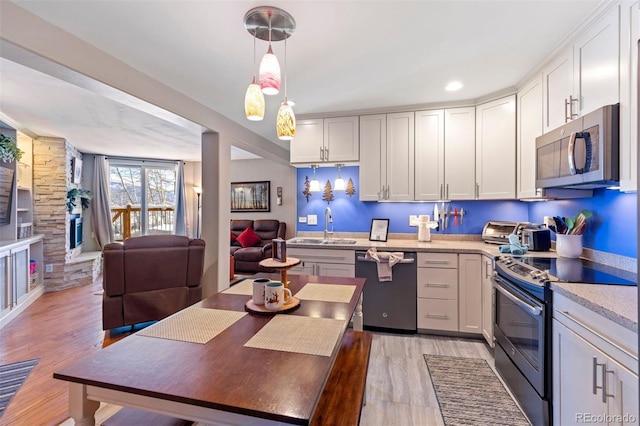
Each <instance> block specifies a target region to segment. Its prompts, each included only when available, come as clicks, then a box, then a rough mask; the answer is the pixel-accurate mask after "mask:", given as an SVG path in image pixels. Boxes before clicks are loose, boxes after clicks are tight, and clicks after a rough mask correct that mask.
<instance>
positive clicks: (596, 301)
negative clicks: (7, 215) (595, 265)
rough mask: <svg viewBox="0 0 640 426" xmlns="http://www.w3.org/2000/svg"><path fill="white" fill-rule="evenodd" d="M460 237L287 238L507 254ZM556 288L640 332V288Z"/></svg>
mask: <svg viewBox="0 0 640 426" xmlns="http://www.w3.org/2000/svg"><path fill="white" fill-rule="evenodd" d="M458 237H459V238H457V239H454V238H447V239H438V238H433V236H432V240H431V241H430V242H420V241H418V240H417V238H416V237H415V236H414V237H413V238H412V239H410V238H393V237H391V236H390V238H389V240H388V241H386V242H380V241H369V239H368V238H362V237H361V235H343V234H341V235H340V236H339V237H337V236H335V237H334V238H338V239H340V238H346V239H352V240H355V244H301V243H291V242H290V241H291V240H289V241H287V246H288V247H290V248H297V247H300V248H317V249H339V250H366V249H369V248H371V247H375V248H376V249H377V250H389V251H415V252H418V253H420V252H423V253H427V252H444V253H446V252H449V253H477V254H482V255H487V256H492V257H498V256H501V255H504V253H500V251H499V250H498V245H496V244H487V243H484V242H483V241H482V240H481V239H480V238H479V236H464V235H461V236H458ZM297 238H322V237H321V236H320V237H318V236H317V235H309V236H307V235H300V236H298V237H297ZM526 256H536V257H556V252H555V251H545V252H531V251H530V252H527V254H526ZM551 289H552V290H553V291H557V292H558V293H559V294H562V295H563V296H565V297H568V298H569V299H571V300H573V301H574V302H577V303H579V304H581V305H583V306H585V307H586V308H588V309H590V310H592V311H594V312H596V313H598V314H599V315H602V316H603V317H605V318H608V319H610V320H612V321H614V322H615V323H616V324H619V325H621V326H623V327H625V328H627V329H629V330H631V331H633V332H635V333H637V332H638V288H637V287H635V286H633V287H630V286H619V285H595V284H588V285H586V284H580V283H553V284H552V285H551Z"/></svg>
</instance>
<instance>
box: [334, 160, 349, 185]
mask: <svg viewBox="0 0 640 426" xmlns="http://www.w3.org/2000/svg"><path fill="white" fill-rule="evenodd" d="M336 167H337V168H338V177H337V178H336V180H335V182H334V183H333V189H335V190H336V191H344V190H345V189H346V187H345V185H344V179H342V176H340V168H341V167H344V164H336Z"/></svg>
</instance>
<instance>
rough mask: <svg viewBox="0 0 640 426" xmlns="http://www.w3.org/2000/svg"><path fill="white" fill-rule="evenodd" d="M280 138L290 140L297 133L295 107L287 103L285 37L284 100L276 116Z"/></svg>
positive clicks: (285, 51) (285, 47)
mask: <svg viewBox="0 0 640 426" xmlns="http://www.w3.org/2000/svg"><path fill="white" fill-rule="evenodd" d="M276 131H277V133H278V139H280V140H283V141H290V140H292V139H293V137H294V136H295V135H296V116H295V114H294V113H293V108H291V105H289V104H288V103H287V39H286V38H285V39H284V100H283V101H282V104H281V105H280V108H279V109H278V116H277V117H276Z"/></svg>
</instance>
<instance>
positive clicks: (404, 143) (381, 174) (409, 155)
mask: <svg viewBox="0 0 640 426" xmlns="http://www.w3.org/2000/svg"><path fill="white" fill-rule="evenodd" d="M360 129H361V131H360V151H361V153H362V155H361V158H360V201H382V200H393V201H412V200H413V192H414V169H413V158H414V115H413V112H401V113H395V114H379V115H365V116H362V117H360Z"/></svg>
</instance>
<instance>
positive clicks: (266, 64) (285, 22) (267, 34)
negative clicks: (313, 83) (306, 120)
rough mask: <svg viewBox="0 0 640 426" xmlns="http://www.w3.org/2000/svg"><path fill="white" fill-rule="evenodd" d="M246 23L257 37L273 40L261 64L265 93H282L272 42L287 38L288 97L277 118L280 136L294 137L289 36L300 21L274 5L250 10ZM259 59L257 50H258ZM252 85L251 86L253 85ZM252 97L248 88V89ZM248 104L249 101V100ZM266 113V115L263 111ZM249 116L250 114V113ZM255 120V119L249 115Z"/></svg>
mask: <svg viewBox="0 0 640 426" xmlns="http://www.w3.org/2000/svg"><path fill="white" fill-rule="evenodd" d="M244 26H245V28H246V29H247V31H248V32H249V34H251V35H252V36H253V37H254V43H255V39H257V38H259V39H260V40H266V41H268V42H269V49H268V50H267V53H266V54H265V55H264V57H263V58H262V61H261V63H260V73H259V81H260V87H261V90H262V93H264V94H265V95H275V94H277V93H279V92H280V64H279V63H278V58H276V56H275V55H274V54H273V49H272V48H271V42H277V41H282V40H284V41H285V46H284V47H285V56H284V60H285V75H284V100H283V101H282V103H281V106H280V108H279V110H278V116H277V119H276V131H277V133H278V138H279V139H282V140H291V139H293V137H294V136H295V131H296V121H295V115H294V114H293V109H292V108H291V107H292V102H290V101H288V100H287V41H286V40H287V39H288V38H289V37H291V34H293V32H294V30H295V29H296V22H295V21H294V19H293V17H292V16H291V15H289V13H287V12H285V11H284V10H282V9H279V8H277V7H271V6H258V7H254V8H253V9H251V10H249V11H248V12H247V13H246V14H245V15H244ZM254 60H255V53H254ZM250 87H251V86H250ZM247 96H248V90H247ZM245 107H246V101H245ZM263 116H264V114H263ZM247 118H249V114H247ZM249 119H251V118H249Z"/></svg>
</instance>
